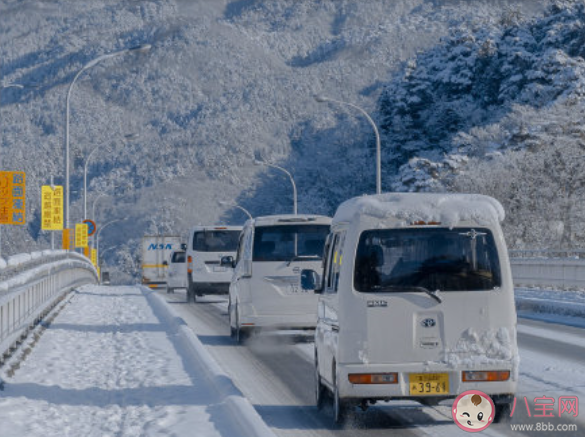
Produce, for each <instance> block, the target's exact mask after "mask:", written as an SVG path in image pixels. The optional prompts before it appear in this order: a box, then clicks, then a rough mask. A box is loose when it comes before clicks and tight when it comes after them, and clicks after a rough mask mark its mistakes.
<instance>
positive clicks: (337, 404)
mask: <svg viewBox="0 0 585 437" xmlns="http://www.w3.org/2000/svg"><path fill="white" fill-rule="evenodd" d="M346 419H347V404H346V403H345V402H344V401H343V400H342V399H340V398H339V387H338V385H337V381H336V382H335V389H334V392H333V420H334V421H335V423H336V424H338V425H343V423H345V421H346Z"/></svg>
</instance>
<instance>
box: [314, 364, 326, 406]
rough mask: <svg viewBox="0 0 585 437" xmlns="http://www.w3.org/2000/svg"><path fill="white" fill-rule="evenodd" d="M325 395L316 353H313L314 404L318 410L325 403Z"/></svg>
mask: <svg viewBox="0 0 585 437" xmlns="http://www.w3.org/2000/svg"><path fill="white" fill-rule="evenodd" d="M326 396H327V389H326V388H325V386H324V385H323V384H322V383H321V375H320V374H319V362H318V361H317V354H315V404H316V405H317V409H318V410H322V409H323V406H324V405H325V398H326Z"/></svg>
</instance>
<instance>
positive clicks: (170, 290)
mask: <svg viewBox="0 0 585 437" xmlns="http://www.w3.org/2000/svg"><path fill="white" fill-rule="evenodd" d="M174 292H175V290H174V289H173V288H172V287H168V286H167V294H170V293H174Z"/></svg>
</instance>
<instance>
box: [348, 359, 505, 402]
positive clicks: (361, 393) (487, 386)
mask: <svg viewBox="0 0 585 437" xmlns="http://www.w3.org/2000/svg"><path fill="white" fill-rule="evenodd" d="M464 370H510V372H511V374H513V372H512V367H511V366H510V365H508V366H501V365H500V366H491V367H490V366H486V367H485V368H484V367H482V368H474V369H463V368H462V369H458V370H453V369H452V368H446V367H442V366H432V367H430V366H425V365H422V364H412V365H410V364H409V365H407V366H405V365H404V364H400V365H392V364H378V365H371V364H370V365H360V364H349V365H340V364H338V365H337V371H338V378H339V379H338V386H339V395H340V397H341V398H345V399H355V400H360V399H372V400H385V399H411V400H416V401H423V402H424V401H425V400H426V401H432V400H441V399H451V398H456V397H457V396H459V395H460V394H461V393H463V392H465V391H467V390H479V391H482V392H484V393H485V394H487V395H490V396H491V397H492V398H494V401H496V402H498V401H500V400H507V399H510V398H511V397H512V396H513V394H514V393H515V392H516V386H517V381H513V380H508V381H494V382H462V380H461V373H462V371H464ZM394 372H396V373H398V382H397V383H396V384H352V383H350V382H349V379H348V376H349V374H352V373H394ZM411 373H446V374H448V375H449V392H448V393H445V394H440V395H422V396H421V395H411V394H410V385H409V375H410V374H411Z"/></svg>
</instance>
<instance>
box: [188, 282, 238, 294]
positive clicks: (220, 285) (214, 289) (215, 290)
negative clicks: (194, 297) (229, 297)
mask: <svg viewBox="0 0 585 437" xmlns="http://www.w3.org/2000/svg"><path fill="white" fill-rule="evenodd" d="M193 285H194V286H195V292H196V293H199V294H228V292H229V289H230V283H229V282H193Z"/></svg>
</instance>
